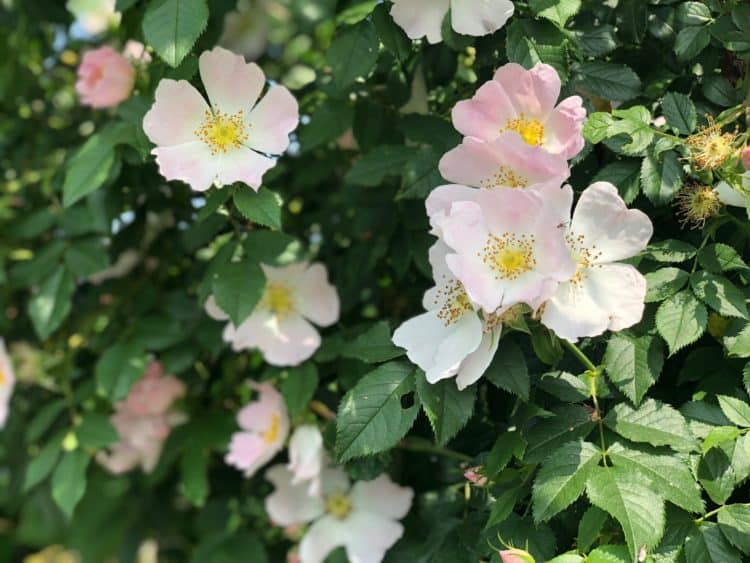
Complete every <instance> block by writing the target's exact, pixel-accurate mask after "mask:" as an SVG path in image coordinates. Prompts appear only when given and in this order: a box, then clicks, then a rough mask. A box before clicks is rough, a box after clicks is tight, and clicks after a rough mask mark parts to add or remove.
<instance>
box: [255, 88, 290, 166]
mask: <svg viewBox="0 0 750 563" xmlns="http://www.w3.org/2000/svg"><path fill="white" fill-rule="evenodd" d="M247 123H248V126H249V127H250V130H249V137H248V140H247V144H248V146H250V147H251V148H253V149H255V150H256V151H260V152H264V153H268V154H281V153H283V152H284V151H285V150H286V149H287V147H288V146H289V134H290V133H291V132H292V131H294V129H295V127H297V124H298V123H299V106H298V105H297V100H296V99H295V98H294V96H292V93H291V92H290V91H289V90H287V89H286V88H284V87H283V86H271V88H269V89H268V93H267V94H266V95H265V96H263V99H262V100H261V101H260V103H258V105H257V106H255V108H253V111H251V112H250V115H249V116H248V118H247Z"/></svg>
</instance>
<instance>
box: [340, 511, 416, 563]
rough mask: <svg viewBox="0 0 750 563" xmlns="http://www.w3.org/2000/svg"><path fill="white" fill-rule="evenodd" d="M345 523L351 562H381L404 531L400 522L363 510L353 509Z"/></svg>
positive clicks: (348, 553)
mask: <svg viewBox="0 0 750 563" xmlns="http://www.w3.org/2000/svg"><path fill="white" fill-rule="evenodd" d="M344 523H345V525H346V532H347V535H346V540H345V541H346V554H347V556H348V557H349V561H350V562H351V563H380V562H381V561H382V560H383V558H384V557H385V553H386V552H387V551H388V550H389V549H390V548H391V547H393V545H394V544H395V543H396V542H397V541H398V540H399V539H400V538H401V536H402V535H403V533H404V527H403V526H402V525H401V524H400V523H399V522H395V521H394V520H391V519H390V518H384V517H383V516H380V515H378V514H373V513H371V512H364V511H361V510H354V511H352V513H351V514H350V515H349V517H348V518H347V519H346V520H345V521H344Z"/></svg>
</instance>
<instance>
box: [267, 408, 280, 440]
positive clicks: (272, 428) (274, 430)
mask: <svg viewBox="0 0 750 563" xmlns="http://www.w3.org/2000/svg"><path fill="white" fill-rule="evenodd" d="M280 423H281V418H280V417H279V415H278V414H277V413H273V414H272V415H271V424H269V425H268V428H266V431H265V432H263V441H264V442H265V443H266V444H273V443H274V442H275V441H276V440H278V439H279V425H280Z"/></svg>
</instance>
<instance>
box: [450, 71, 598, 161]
mask: <svg viewBox="0 0 750 563" xmlns="http://www.w3.org/2000/svg"><path fill="white" fill-rule="evenodd" d="M559 96H560V77H559V76H558V74H557V71H556V70H555V69H554V68H552V67H551V66H549V65H546V64H542V63H538V64H537V65H536V66H535V67H534V68H532V69H531V70H526V69H525V68H523V67H522V66H521V65H519V64H515V63H509V64H506V65H504V66H502V67H500V68H499V69H498V70H497V72H495V76H494V77H493V79H492V80H490V81H489V82H486V83H485V84H483V85H482V86H481V87H480V88H479V90H477V92H476V94H474V97H473V98H471V99H470V100H464V101H461V102H458V103H457V104H456V106H455V107H454V108H453V125H454V126H455V127H456V129H457V130H458V131H459V132H460V133H462V134H463V135H465V136H468V137H477V138H478V139H481V140H483V141H487V142H491V141H494V140H495V139H497V138H498V137H500V136H501V135H502V134H503V133H506V132H513V134H515V135H518V136H519V137H520V138H521V139H522V140H523V141H524V142H525V143H526V144H528V145H532V146H538V147H542V148H543V149H545V150H546V151H547V152H549V153H552V154H559V155H562V156H563V157H565V158H567V159H570V158H573V157H574V156H575V155H577V154H578V153H579V152H580V151H581V149H582V148H583V145H584V140H583V135H582V133H581V132H582V129H583V122H584V120H585V119H586V110H585V109H584V108H583V105H582V104H583V101H582V100H581V98H580V96H571V97H569V98H566V99H564V100H563V101H561V102H560V103H559V104H557V99H558V97H559ZM555 104H557V106H556V105H555Z"/></svg>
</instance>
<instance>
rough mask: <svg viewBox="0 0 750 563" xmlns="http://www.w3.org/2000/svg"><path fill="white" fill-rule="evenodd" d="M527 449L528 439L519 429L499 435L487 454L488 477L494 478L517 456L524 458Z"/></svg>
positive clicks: (485, 466)
mask: <svg viewBox="0 0 750 563" xmlns="http://www.w3.org/2000/svg"><path fill="white" fill-rule="evenodd" d="M524 451H526V440H524V439H523V437H522V436H521V433H520V432H518V431H517V430H508V431H507V432H503V433H501V434H500V436H498V438H497V440H496V441H495V444H494V445H493V446H492V449H491V450H490V452H489V453H488V454H487V461H486V462H485V465H484V469H485V472H486V474H487V476H488V477H490V478H493V477H495V475H497V474H498V473H500V471H502V470H503V469H505V466H507V465H508V463H509V462H510V460H511V459H512V458H513V457H514V456H515V457H516V459H519V460H520V459H522V458H523V453H524Z"/></svg>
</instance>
